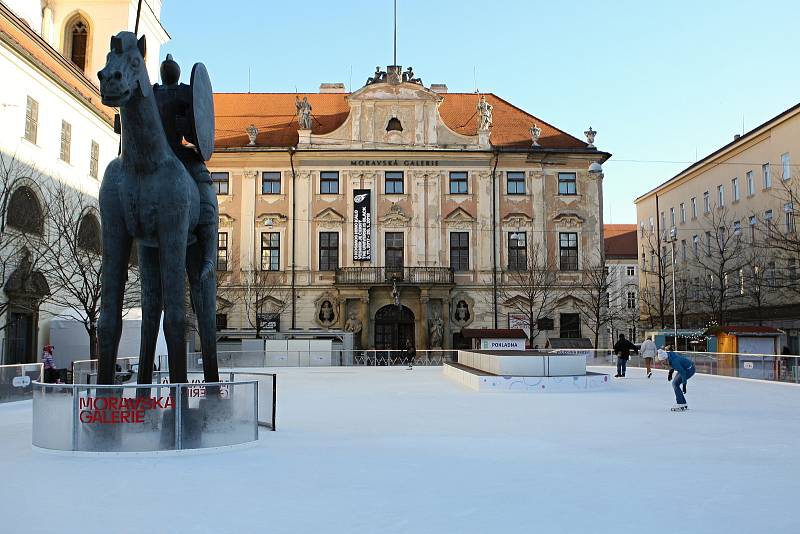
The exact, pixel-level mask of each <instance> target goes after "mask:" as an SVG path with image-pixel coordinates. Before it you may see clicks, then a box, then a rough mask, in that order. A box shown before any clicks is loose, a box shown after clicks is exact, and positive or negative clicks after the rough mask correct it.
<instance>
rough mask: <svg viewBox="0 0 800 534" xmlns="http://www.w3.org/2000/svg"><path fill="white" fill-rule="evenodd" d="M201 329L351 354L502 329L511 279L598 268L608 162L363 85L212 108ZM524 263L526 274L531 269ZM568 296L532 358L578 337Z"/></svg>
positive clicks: (510, 111)
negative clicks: (309, 342) (209, 247)
mask: <svg viewBox="0 0 800 534" xmlns="http://www.w3.org/2000/svg"><path fill="white" fill-rule="evenodd" d="M215 106H216V117H217V119H216V120H217V122H216V124H217V132H216V150H215V154H214V157H213V158H212V160H211V161H210V163H209V169H210V170H211V171H212V175H213V178H214V182H215V184H216V187H217V191H218V194H219V197H218V200H219V209H220V235H219V261H218V270H220V271H222V272H220V273H219V274H220V291H219V305H218V312H219V315H218V327H219V329H220V333H221V334H222V335H223V336H227V337H228V338H246V337H252V336H253V333H254V330H257V331H258V332H259V333H260V330H261V328H262V326H263V322H264V321H267V320H269V321H272V326H278V328H279V329H280V330H281V331H291V330H292V329H301V330H314V329H317V330H319V329H332V330H336V329H338V330H341V329H345V330H350V331H355V332H356V333H357V336H356V337H357V339H356V343H357V345H358V346H360V347H362V348H379V349H387V348H404V347H406V346H407V343H409V342H410V343H412V344H413V345H414V346H416V347H417V348H420V349H427V348H440V347H442V348H450V347H455V346H459V344H460V343H462V339H461V338H460V332H461V329H462V328H465V327H469V328H507V327H508V326H509V325H513V326H519V324H520V322H519V318H515V317H514V313H513V308H512V307H509V306H508V304H509V302H508V300H509V299H513V298H518V297H514V296H510V293H509V288H510V287H511V286H513V283H512V282H511V274H512V273H513V272H515V271H520V270H525V269H526V268H528V267H529V266H530V265H531V264H532V263H537V262H538V263H537V264H539V263H541V264H542V265H548V266H550V267H554V271H557V277H558V278H557V281H559V282H564V284H562V285H563V286H564V287H566V286H567V285H570V284H573V287H574V283H576V282H579V281H580V277H581V273H580V270H581V266H582V265H584V263H585V262H587V261H589V260H591V259H599V258H600V256H602V243H603V221H602V205H603V189H602V180H603V174H602V168H601V166H600V164H602V163H603V162H604V161H605V160H606V159H608V158H609V157H610V154H608V153H606V152H603V151H600V150H598V149H597V148H595V147H594V145H593V144H592V142H593V140H594V134H595V132H594V131H593V130H591V129H589V131H587V132H586V134H587V137H588V142H584V141H582V140H580V139H578V138H576V137H573V136H572V135H569V134H567V133H565V132H564V131H562V130H559V129H558V128H556V127H554V126H552V125H550V124H548V123H546V122H544V121H543V120H541V119H539V118H537V117H535V116H533V115H531V114H529V113H527V112H525V111H523V110H521V109H519V108H517V107H515V106H514V105H512V104H510V103H509V102H506V101H505V100H503V99H502V98H500V97H498V96H495V95H493V94H475V93H450V92H448V90H447V87H446V86H444V85H432V86H430V87H426V86H424V85H423V84H422V82H421V80H419V79H418V78H414V74H413V72H412V71H411V69H407V70H406V71H405V72H403V71H402V70H401V68H400V67H395V66H390V67H388V68H387V70H386V71H381V70H380V69H376V73H375V75H374V76H373V77H371V78H370V79H369V80H367V83H366V85H364V86H363V87H362V88H360V89H358V90H357V91H355V92H352V93H346V92H345V90H344V85H343V84H322V85H321V87H320V92H319V93H313V94H277V93H261V94H251V93H246V94H243V93H236V94H231V93H220V94H217V95H215ZM534 255H535V256H537V257H535V258H534V257H532V256H534ZM575 298H576V297H575V296H574V295H572V294H570V291H564V292H563V294H560V295H558V298H557V299H554V302H555V301H557V303H556V304H555V305H554V307H553V309H552V313H550V314H549V315H548V317H543V318H542V321H541V324H540V325H539V328H537V329H536V330H537V332H538V333H537V334H536V337H535V339H533V340H531V345H534V344H538V345H540V346H544V343H545V341H546V338H547V337H559V336H563V337H582V336H585V337H591V336H590V335H588V333H587V331H586V330H585V325H581V321H580V318H579V314H578V311H577V310H576V308H575ZM529 331H530V330H529Z"/></svg>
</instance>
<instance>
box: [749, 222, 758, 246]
mask: <svg viewBox="0 0 800 534" xmlns="http://www.w3.org/2000/svg"><path fill="white" fill-rule="evenodd" d="M747 222H748V224H749V225H750V240H751V241H752V242H754V243H755V240H756V222H757V221H756V216H755V215H751V216H750V217H748V219H747Z"/></svg>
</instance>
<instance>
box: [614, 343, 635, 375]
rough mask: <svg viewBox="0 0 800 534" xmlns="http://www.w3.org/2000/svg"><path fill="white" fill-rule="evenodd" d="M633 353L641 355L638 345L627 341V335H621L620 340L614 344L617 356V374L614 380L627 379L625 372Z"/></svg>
mask: <svg viewBox="0 0 800 534" xmlns="http://www.w3.org/2000/svg"><path fill="white" fill-rule="evenodd" d="M631 351H633V352H635V353H637V354H638V353H639V349H638V348H636V345H634V344H633V343H631V342H630V341H628V340H627V339H625V334H620V335H619V340H617V342H616V343H614V354H616V355H617V374H616V375H614V378H625V371H626V368H627V366H628V358H630V354H631Z"/></svg>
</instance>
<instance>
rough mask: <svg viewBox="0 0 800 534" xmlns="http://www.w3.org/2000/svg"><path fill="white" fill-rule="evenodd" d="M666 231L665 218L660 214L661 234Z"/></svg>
mask: <svg viewBox="0 0 800 534" xmlns="http://www.w3.org/2000/svg"><path fill="white" fill-rule="evenodd" d="M666 231H667V218H666V217H665V216H664V212H663V211H662V212H661V232H662V233H664V232H666Z"/></svg>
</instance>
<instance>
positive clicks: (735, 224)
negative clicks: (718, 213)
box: [733, 221, 742, 236]
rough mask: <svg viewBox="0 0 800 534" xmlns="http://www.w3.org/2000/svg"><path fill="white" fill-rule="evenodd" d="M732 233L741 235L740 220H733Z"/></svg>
mask: <svg viewBox="0 0 800 534" xmlns="http://www.w3.org/2000/svg"><path fill="white" fill-rule="evenodd" d="M733 235H735V236H740V235H742V223H741V221H733Z"/></svg>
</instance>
